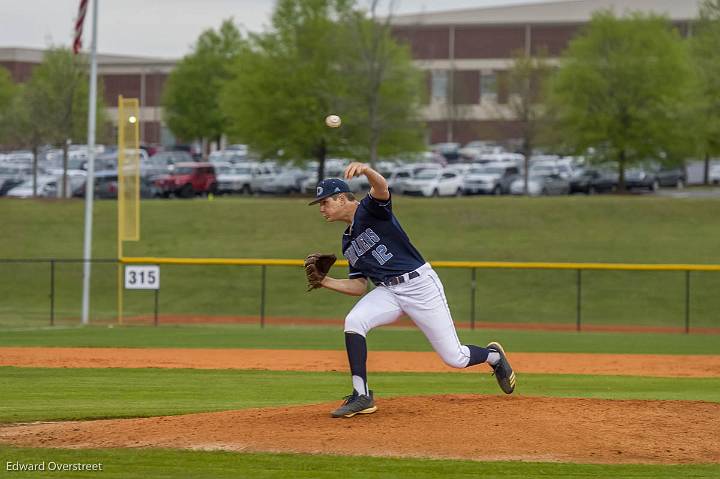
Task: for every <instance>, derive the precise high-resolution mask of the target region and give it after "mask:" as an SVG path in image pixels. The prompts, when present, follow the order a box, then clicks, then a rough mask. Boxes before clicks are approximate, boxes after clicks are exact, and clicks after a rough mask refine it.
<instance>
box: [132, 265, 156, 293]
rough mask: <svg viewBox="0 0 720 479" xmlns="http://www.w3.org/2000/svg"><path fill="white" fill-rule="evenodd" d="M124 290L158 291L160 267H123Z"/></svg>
mask: <svg viewBox="0 0 720 479" xmlns="http://www.w3.org/2000/svg"><path fill="white" fill-rule="evenodd" d="M125 289H160V266H125Z"/></svg>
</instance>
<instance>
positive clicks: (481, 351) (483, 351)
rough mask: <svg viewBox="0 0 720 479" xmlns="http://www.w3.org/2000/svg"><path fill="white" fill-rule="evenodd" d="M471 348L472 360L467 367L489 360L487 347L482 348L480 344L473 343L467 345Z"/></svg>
mask: <svg viewBox="0 0 720 479" xmlns="http://www.w3.org/2000/svg"><path fill="white" fill-rule="evenodd" d="M467 347H468V349H469V350H470V362H469V363H468V365H467V366H466V367H470V366H475V365H476V364H480V363H484V362H485V361H487V358H488V353H489V350H488V349H487V348H481V347H480V346H473V345H472V344H468V345H467Z"/></svg>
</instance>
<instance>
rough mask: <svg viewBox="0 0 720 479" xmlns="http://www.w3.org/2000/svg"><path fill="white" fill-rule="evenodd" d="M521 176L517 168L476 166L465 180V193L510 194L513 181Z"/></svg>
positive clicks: (490, 165)
mask: <svg viewBox="0 0 720 479" xmlns="http://www.w3.org/2000/svg"><path fill="white" fill-rule="evenodd" d="M519 176H520V169H519V168H518V167H517V166H506V165H502V164H500V165H492V164H489V165H487V166H475V167H473V168H472V169H471V170H470V171H469V172H468V174H467V175H465V177H464V180H463V191H464V192H465V194H466V195H472V194H478V193H481V194H493V195H500V194H508V193H510V185H511V184H512V182H513V180H515V179H516V178H518V177H519Z"/></svg>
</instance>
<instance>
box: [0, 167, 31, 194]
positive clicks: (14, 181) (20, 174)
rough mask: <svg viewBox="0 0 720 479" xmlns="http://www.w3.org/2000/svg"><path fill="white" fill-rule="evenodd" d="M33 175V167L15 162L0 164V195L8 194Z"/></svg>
mask: <svg viewBox="0 0 720 479" xmlns="http://www.w3.org/2000/svg"><path fill="white" fill-rule="evenodd" d="M31 176H32V168H31V167H29V166H25V165H18V164H14V163H4V164H2V165H0V195H5V194H7V192H8V191H10V190H11V189H13V188H15V187H16V186H18V185H19V184H21V183H22V182H24V181H26V180H27V179H29V178H30V177H31Z"/></svg>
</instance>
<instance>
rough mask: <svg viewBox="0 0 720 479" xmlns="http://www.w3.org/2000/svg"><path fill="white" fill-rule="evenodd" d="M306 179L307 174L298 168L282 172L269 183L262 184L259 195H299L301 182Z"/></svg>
mask: <svg viewBox="0 0 720 479" xmlns="http://www.w3.org/2000/svg"><path fill="white" fill-rule="evenodd" d="M307 177H308V174H307V172H305V171H303V170H301V169H299V168H289V169H286V170H283V171H281V172H280V173H278V174H276V175H274V176H273V177H272V178H271V179H270V181H268V182H266V183H264V184H263V185H262V187H261V189H260V193H270V194H274V195H287V194H290V193H300V191H301V190H302V182H303V181H305V179H307Z"/></svg>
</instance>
